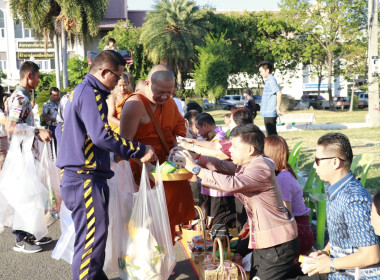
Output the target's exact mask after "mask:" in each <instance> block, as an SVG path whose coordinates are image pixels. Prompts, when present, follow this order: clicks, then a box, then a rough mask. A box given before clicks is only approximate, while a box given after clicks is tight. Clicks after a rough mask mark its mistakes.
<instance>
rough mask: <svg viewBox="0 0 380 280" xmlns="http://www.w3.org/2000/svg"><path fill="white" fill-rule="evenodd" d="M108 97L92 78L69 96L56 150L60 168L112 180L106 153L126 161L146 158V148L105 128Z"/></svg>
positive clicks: (88, 75) (89, 76)
mask: <svg viewBox="0 0 380 280" xmlns="http://www.w3.org/2000/svg"><path fill="white" fill-rule="evenodd" d="M109 94H110V93H109V91H108V90H107V89H106V88H105V87H104V86H103V85H102V84H101V83H100V82H99V81H98V80H97V79H96V78H95V77H94V76H92V75H91V74H87V76H86V78H85V79H84V80H83V81H82V83H80V84H79V85H78V86H77V87H76V88H75V89H74V91H73V92H72V93H71V94H70V97H69V99H68V101H67V104H66V107H65V116H64V117H65V120H64V125H63V129H62V135H61V137H60V141H59V147H58V148H59V149H58V157H57V166H58V167H59V168H61V169H62V168H64V169H65V170H70V171H73V172H76V173H78V174H94V175H97V176H102V177H106V178H111V177H112V176H113V172H112V171H111V169H110V156H109V152H114V153H115V154H117V155H119V156H121V157H122V158H124V159H127V160H129V159H130V158H141V157H142V156H143V155H144V154H145V145H143V144H140V143H135V142H132V141H129V140H127V139H125V138H123V137H121V136H120V135H119V134H117V133H115V132H113V131H112V130H111V127H110V126H109V125H108V122H107V115H108V109H107V103H106V97H107V95H109ZM58 129H60V128H58Z"/></svg>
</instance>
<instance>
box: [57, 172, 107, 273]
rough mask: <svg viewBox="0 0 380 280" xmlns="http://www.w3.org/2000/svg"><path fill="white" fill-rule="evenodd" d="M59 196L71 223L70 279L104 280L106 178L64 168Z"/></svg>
mask: <svg viewBox="0 0 380 280" xmlns="http://www.w3.org/2000/svg"><path fill="white" fill-rule="evenodd" d="M61 195H62V199H63V201H64V202H65V205H66V207H67V208H68V209H69V210H71V211H72V214H71V217H72V218H73V221H74V225H75V233H76V237H75V243H74V257H73V263H72V273H73V280H78V279H79V280H82V279H87V280H103V279H108V278H107V276H106V274H105V273H104V271H103V265H104V258H105V248H106V241H107V233H108V232H107V230H108V223H109V220H108V202H109V189H108V186H107V179H106V178H103V177H99V176H93V175H83V174H77V173H75V172H72V171H68V170H65V171H64V172H63V177H62V183H61Z"/></svg>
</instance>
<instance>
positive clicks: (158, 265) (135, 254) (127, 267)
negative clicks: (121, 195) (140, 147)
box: [119, 163, 175, 280]
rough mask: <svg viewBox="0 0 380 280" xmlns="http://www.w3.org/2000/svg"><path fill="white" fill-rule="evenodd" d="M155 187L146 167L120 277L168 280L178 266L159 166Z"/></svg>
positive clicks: (134, 208)
mask: <svg viewBox="0 0 380 280" xmlns="http://www.w3.org/2000/svg"><path fill="white" fill-rule="evenodd" d="M156 174H159V175H158V176H157V178H158V179H157V180H156V185H155V187H154V188H153V189H152V188H151V187H150V184H149V179H148V173H147V168H146V166H145V164H144V165H143V170H142V175H141V181H140V189H139V192H138V193H136V194H134V196H135V197H136V198H135V203H134V207H133V211H132V215H131V217H130V219H129V220H128V225H127V227H128V232H129V237H128V240H127V245H126V247H125V246H124V247H123V248H122V249H124V250H125V251H124V252H125V253H124V252H123V254H122V256H121V257H120V258H119V268H120V278H121V279H133V280H147V279H152V280H153V279H160V280H161V279H168V278H169V276H170V273H171V272H172V270H173V268H174V266H175V253H174V249H173V243H172V238H171V233H170V224H169V217H168V210H167V206H166V199H165V192H164V186H163V183H162V180H161V171H160V167H159V164H158V163H157V166H156Z"/></svg>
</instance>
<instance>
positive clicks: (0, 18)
mask: <svg viewBox="0 0 380 280" xmlns="http://www.w3.org/2000/svg"><path fill="white" fill-rule="evenodd" d="M0 38H5V17H4V12H3V11H2V10H0Z"/></svg>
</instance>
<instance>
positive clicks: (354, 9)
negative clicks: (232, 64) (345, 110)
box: [280, 0, 367, 108]
mask: <svg viewBox="0 0 380 280" xmlns="http://www.w3.org/2000/svg"><path fill="white" fill-rule="evenodd" d="M280 7H281V13H282V15H283V18H284V19H285V20H286V22H287V23H289V24H290V25H291V26H292V27H293V28H294V30H295V33H294V34H295V36H296V37H297V36H305V35H307V36H310V37H312V39H313V40H314V41H315V42H317V43H318V44H319V45H320V46H321V47H322V48H323V51H324V52H325V55H326V62H327V70H328V92H329V101H330V108H333V107H334V106H333V101H332V90H331V84H332V79H333V77H334V66H335V65H336V64H337V62H338V61H339V59H340V58H342V56H343V55H344V46H345V45H347V44H351V42H353V41H355V40H360V38H363V37H365V36H366V28H367V1H366V0H315V1H313V2H310V1H308V0H282V1H281V4H280Z"/></svg>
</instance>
